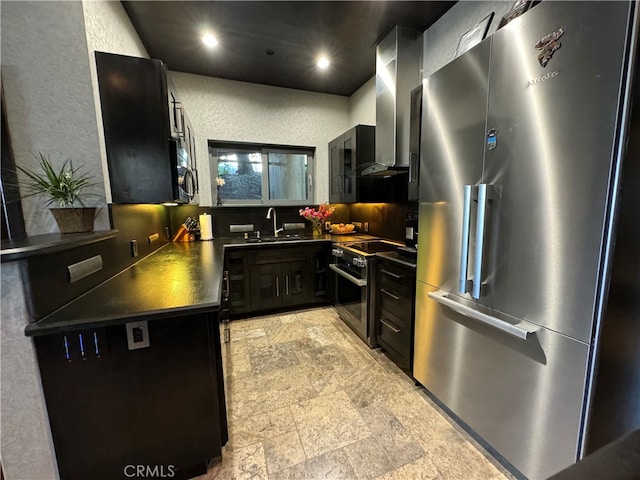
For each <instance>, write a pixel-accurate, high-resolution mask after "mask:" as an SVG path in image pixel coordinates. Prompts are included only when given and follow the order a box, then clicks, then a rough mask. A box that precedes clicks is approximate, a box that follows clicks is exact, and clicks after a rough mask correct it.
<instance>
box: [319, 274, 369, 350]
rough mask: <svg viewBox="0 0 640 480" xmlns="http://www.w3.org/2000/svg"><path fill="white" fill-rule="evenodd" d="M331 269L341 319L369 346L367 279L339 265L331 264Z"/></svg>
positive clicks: (337, 308) (336, 303)
mask: <svg viewBox="0 0 640 480" xmlns="http://www.w3.org/2000/svg"><path fill="white" fill-rule="evenodd" d="M329 268H330V269H331V270H332V271H333V272H334V281H333V285H334V299H335V308H336V310H337V311H338V314H339V315H340V318H341V319H342V320H343V321H344V322H345V323H346V324H347V325H349V327H351V329H352V330H353V331H354V332H356V334H357V335H358V336H359V337H360V338H362V340H364V341H365V342H366V343H367V344H368V343H369V339H368V334H369V332H368V328H367V324H368V321H367V318H368V315H367V305H368V288H367V280H366V278H364V279H363V278H358V277H356V276H354V275H352V274H351V273H349V272H346V271H344V270H343V269H341V268H340V266H339V265H335V264H331V265H329Z"/></svg>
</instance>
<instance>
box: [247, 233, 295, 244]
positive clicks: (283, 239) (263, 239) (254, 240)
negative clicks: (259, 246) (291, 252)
mask: <svg viewBox="0 0 640 480" xmlns="http://www.w3.org/2000/svg"><path fill="white" fill-rule="evenodd" d="M300 239H302V237H301V236H300V235H297V234H295V235H281V236H279V237H260V238H247V239H245V243H269V242H286V241H292V240H300Z"/></svg>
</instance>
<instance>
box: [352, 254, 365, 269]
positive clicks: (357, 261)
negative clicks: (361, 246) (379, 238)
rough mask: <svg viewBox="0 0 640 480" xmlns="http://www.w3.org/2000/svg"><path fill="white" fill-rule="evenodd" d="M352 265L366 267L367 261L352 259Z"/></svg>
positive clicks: (358, 258)
mask: <svg viewBox="0 0 640 480" xmlns="http://www.w3.org/2000/svg"><path fill="white" fill-rule="evenodd" d="M353 264H354V265H355V266H356V267H360V268H362V267H364V266H366V264H367V261H366V260H365V259H364V258H360V257H356V258H354V259H353Z"/></svg>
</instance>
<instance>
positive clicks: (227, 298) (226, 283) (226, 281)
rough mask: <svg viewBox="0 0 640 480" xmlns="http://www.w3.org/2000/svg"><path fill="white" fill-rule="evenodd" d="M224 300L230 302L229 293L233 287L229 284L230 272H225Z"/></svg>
mask: <svg viewBox="0 0 640 480" xmlns="http://www.w3.org/2000/svg"><path fill="white" fill-rule="evenodd" d="M223 276H224V285H225V288H224V300H225V302H226V301H227V300H229V293H230V292H231V285H230V283H229V270H225V271H224V275H223Z"/></svg>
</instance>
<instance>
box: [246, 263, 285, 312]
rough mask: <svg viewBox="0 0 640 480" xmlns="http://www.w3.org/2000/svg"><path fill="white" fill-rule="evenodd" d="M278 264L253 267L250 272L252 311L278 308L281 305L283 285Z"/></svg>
mask: <svg viewBox="0 0 640 480" xmlns="http://www.w3.org/2000/svg"><path fill="white" fill-rule="evenodd" d="M280 270H281V268H280V264H278V263H266V264H263V265H254V266H253V268H252V270H251V292H252V306H253V310H266V309H269V308H275V307H279V306H281V305H282V303H283V296H284V288H285V285H284V283H283V281H282V280H281V279H280Z"/></svg>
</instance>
